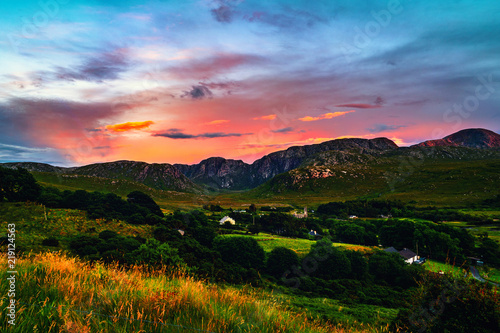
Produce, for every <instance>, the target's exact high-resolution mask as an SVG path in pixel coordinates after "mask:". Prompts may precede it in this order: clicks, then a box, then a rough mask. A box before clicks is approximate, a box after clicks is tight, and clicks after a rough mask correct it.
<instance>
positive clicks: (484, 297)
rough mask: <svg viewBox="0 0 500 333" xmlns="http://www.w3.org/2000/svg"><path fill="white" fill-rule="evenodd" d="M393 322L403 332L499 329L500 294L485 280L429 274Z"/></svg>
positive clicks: (488, 331)
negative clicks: (408, 305)
mask: <svg viewBox="0 0 500 333" xmlns="http://www.w3.org/2000/svg"><path fill="white" fill-rule="evenodd" d="M412 300H413V302H412V305H411V308H409V309H404V310H401V311H400V312H399V314H398V317H397V319H396V320H395V322H394V323H393V325H392V326H393V328H395V327H396V326H398V327H400V328H402V330H403V331H404V332H428V333H434V332H435V333H441V332H457V333H469V332H482V333H483V332H484V333H493V332H500V298H499V297H498V294H497V291H496V290H494V289H493V288H492V287H491V286H490V285H489V284H487V283H480V282H478V281H475V280H467V279H465V278H462V277H451V276H448V275H444V276H440V275H437V274H436V275H435V274H429V275H428V276H427V278H426V279H425V280H424V281H423V282H422V283H421V285H420V288H419V289H418V291H417V292H415V294H414V296H413V297H412Z"/></svg>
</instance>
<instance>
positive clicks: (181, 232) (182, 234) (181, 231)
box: [177, 229, 185, 236]
mask: <svg viewBox="0 0 500 333" xmlns="http://www.w3.org/2000/svg"><path fill="white" fill-rule="evenodd" d="M177 231H178V232H179V233H180V234H181V236H184V233H185V231H184V230H181V229H177Z"/></svg>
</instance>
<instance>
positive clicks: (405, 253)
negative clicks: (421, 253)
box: [399, 248, 418, 264]
mask: <svg viewBox="0 0 500 333" xmlns="http://www.w3.org/2000/svg"><path fill="white" fill-rule="evenodd" d="M399 255H400V256H401V257H403V258H404V260H405V261H406V262H407V263H409V264H413V263H414V262H415V261H417V260H418V255H417V254H416V253H415V252H413V251H412V250H410V249H406V248H405V249H403V250H401V251H399Z"/></svg>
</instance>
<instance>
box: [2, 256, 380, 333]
mask: <svg viewBox="0 0 500 333" xmlns="http://www.w3.org/2000/svg"><path fill="white" fill-rule="evenodd" d="M6 266H7V263H6V258H2V259H1V272H0V277H1V279H2V281H6V278H7V276H8V274H7V267H6ZM16 270H17V271H18V274H17V276H16V301H17V305H16V306H17V307H16V312H17V316H16V325H15V326H10V325H9V324H8V323H7V320H8V318H7V317H6V312H5V311H2V313H1V314H0V331H2V332H47V333H48V332H78V333H86V332H127V333H129V332H191V331H202V332H269V333H271V332H381V330H378V331H377V330H376V329H373V328H359V329H348V328H341V327H333V326H328V325H326V324H324V323H323V324H321V323H318V322H314V321H311V320H308V317H307V316H306V315H305V314H300V313H299V314H297V313H294V312H289V311H286V310H285V309H284V307H283V306H282V305H281V303H280V302H279V301H278V298H276V299H274V300H273V299H272V298H269V297H268V298H266V299H262V298H260V297H259V296H258V291H256V290H255V289H253V288H242V289H241V288H240V289H236V288H233V287H225V288H223V287H220V286H216V285H211V284H206V283H204V282H202V281H197V280H195V279H193V278H191V277H188V276H186V275H184V274H182V273H179V272H171V271H169V270H167V269H166V268H162V269H159V270H154V271H151V270H148V269H147V268H146V267H142V266H135V267H132V268H130V269H129V270H124V269H123V268H119V267H117V266H105V265H101V264H95V265H90V264H87V263H84V262H81V261H79V260H77V259H75V258H69V257H67V256H65V255H63V254H60V253H45V254H31V255H29V256H27V257H24V258H20V259H18V261H17V264H16ZM7 289H8V287H7V283H5V282H3V283H2V284H1V287H0V292H1V295H2V296H1V298H0V303H1V307H2V308H3V309H5V308H6V306H7V304H8V301H9V299H8V298H7ZM384 331H385V330H384Z"/></svg>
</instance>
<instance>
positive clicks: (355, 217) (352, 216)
mask: <svg viewBox="0 0 500 333" xmlns="http://www.w3.org/2000/svg"><path fill="white" fill-rule="evenodd" d="M349 218H350V219H357V218H358V217H357V216H356V215H349Z"/></svg>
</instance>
